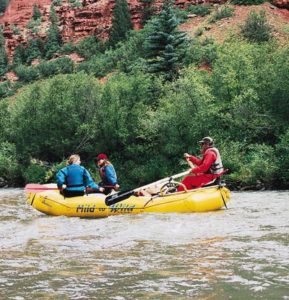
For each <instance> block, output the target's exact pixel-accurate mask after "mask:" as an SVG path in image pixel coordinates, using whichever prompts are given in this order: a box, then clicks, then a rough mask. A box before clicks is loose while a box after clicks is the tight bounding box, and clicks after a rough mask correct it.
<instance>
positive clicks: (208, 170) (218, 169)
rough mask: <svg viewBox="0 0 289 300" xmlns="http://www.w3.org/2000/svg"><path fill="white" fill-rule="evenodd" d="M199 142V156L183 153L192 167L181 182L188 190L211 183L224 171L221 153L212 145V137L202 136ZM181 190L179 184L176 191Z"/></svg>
mask: <svg viewBox="0 0 289 300" xmlns="http://www.w3.org/2000/svg"><path fill="white" fill-rule="evenodd" d="M199 144H200V146H201V153H202V157H201V158H198V157H196V156H194V155H191V154H188V153H185V154H184V158H185V159H186V161H187V163H188V164H189V166H190V167H191V168H192V170H191V173H190V174H189V175H188V176H186V177H185V178H184V179H183V180H182V182H181V183H182V184H183V185H185V187H186V188H187V189H188V190H191V189H195V188H199V187H202V186H204V185H206V184H210V183H213V182H214V181H215V179H217V178H218V177H219V176H220V175H221V174H223V173H224V168H223V163H222V159H221V155H220V152H219V150H218V149H217V148H215V147H214V141H213V139H212V138H211V137H209V136H207V137H204V138H203V139H202V140H201V141H199ZM183 190H184V188H183V187H182V186H181V185H180V186H179V187H178V191H183Z"/></svg>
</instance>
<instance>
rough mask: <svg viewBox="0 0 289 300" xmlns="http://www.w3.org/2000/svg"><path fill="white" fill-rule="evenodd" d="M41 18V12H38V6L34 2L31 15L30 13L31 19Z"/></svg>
mask: <svg viewBox="0 0 289 300" xmlns="http://www.w3.org/2000/svg"><path fill="white" fill-rule="evenodd" d="M40 18H41V12H40V10H39V7H38V6H37V5H36V4H34V5H33V15H32V19H33V20H35V21H36V20H38V19H40Z"/></svg>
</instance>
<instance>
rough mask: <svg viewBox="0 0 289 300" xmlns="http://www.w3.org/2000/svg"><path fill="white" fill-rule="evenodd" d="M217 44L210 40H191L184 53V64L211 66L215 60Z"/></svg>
mask: <svg viewBox="0 0 289 300" xmlns="http://www.w3.org/2000/svg"><path fill="white" fill-rule="evenodd" d="M217 51H218V49H217V44H216V43H215V41H214V40H213V39H211V38H205V39H204V40H203V41H201V40H200V39H197V38H195V39H193V40H192V41H191V45H190V48H189V49H188V51H187V52H186V56H185V64H186V65H188V64H190V63H195V64H197V65H200V64H208V65H211V64H212V63H213V62H214V61H215V60H216V58H217Z"/></svg>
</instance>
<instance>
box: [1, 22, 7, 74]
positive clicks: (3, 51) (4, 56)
mask: <svg viewBox="0 0 289 300" xmlns="http://www.w3.org/2000/svg"><path fill="white" fill-rule="evenodd" d="M7 70H8V56H7V53H6V48H5V39H4V37H3V34H2V30H1V28H0V78H1V77H2V76H3V75H4V74H5V73H6V72H7Z"/></svg>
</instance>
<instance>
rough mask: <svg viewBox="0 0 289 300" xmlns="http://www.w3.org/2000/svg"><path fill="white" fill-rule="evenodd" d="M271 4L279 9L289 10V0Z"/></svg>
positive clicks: (276, 0) (273, 1) (274, 1)
mask: <svg viewBox="0 0 289 300" xmlns="http://www.w3.org/2000/svg"><path fill="white" fill-rule="evenodd" d="M271 2H272V4H274V5H275V6H277V7H279V8H287V9H289V0H272V1H271Z"/></svg>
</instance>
